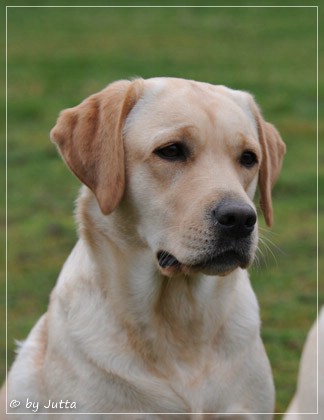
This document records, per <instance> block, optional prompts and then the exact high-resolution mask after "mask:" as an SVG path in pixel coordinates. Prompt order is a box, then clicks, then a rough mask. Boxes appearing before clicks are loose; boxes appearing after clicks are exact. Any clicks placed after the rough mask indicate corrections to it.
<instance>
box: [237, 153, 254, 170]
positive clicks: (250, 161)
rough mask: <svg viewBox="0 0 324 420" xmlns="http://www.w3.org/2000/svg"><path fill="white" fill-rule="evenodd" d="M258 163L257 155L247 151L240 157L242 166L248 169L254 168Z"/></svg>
mask: <svg viewBox="0 0 324 420" xmlns="http://www.w3.org/2000/svg"><path fill="white" fill-rule="evenodd" d="M257 163H258V158H257V157H256V154H255V153H253V152H250V151H248V150H246V151H245V152H243V153H242V155H241V157H240V164H241V165H242V166H245V167H246V168H252V167H253V166H254V165H256V164H257Z"/></svg>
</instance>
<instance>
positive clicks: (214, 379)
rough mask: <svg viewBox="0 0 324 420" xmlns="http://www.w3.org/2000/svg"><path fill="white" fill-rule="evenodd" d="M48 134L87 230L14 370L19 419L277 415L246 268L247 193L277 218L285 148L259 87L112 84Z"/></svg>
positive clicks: (251, 215) (12, 407) (10, 384)
mask: <svg viewBox="0 0 324 420" xmlns="http://www.w3.org/2000/svg"><path fill="white" fill-rule="evenodd" d="M51 139H52V140H53V141H54V143H55V144H56V146H57V147H58V150H59V152H60V154H61V156H62V158H63V160H64V161H65V163H66V164H67V166H68V167H69V168H70V170H71V171H72V172H73V173H74V174H75V175H76V176H77V177H78V178H79V179H80V180H81V182H82V183H83V184H84V186H83V187H82V189H81V193H80V196H79V198H78V203H77V213H76V214H77V215H76V218H77V222H78V227H79V240H78V242H77V244H76V246H75V248H74V249H73V251H72V253H71V254H70V256H69V258H68V259H67V261H66V263H65V265H64V267H63V269H62V271H61V274H60V276H59V279H58V282H57V285H56V287H55V288H54V290H53V292H52V294H51V297H50V304H49V308H48V311H47V313H46V314H45V315H43V316H42V317H41V318H40V320H39V321H38V323H37V324H36V326H35V327H34V328H33V330H32V331H31V333H30V335H29V337H28V338H27V340H26V341H25V342H24V343H23V345H22V346H21V348H20V350H19V354H18V356H17V359H16V361H15V362H14V364H13V366H12V369H11V371H10V373H9V375H8V381H7V395H6V400H7V404H8V406H7V409H8V410H9V412H10V413H13V414H11V418H16V417H15V416H14V413H17V418H24V416H22V417H21V415H22V413H28V418H29V419H30V418H31V417H32V418H33V416H32V414H34V415H35V417H36V416H37V414H39V413H54V414H55V416H53V418H55V419H57V418H62V419H65V418H68V419H78V418H80V414H78V413H88V414H87V416H86V418H87V419H94V418H102V419H104V418H109V419H110V418H111V419H115V418H116V419H117V418H118V419H121V418H125V419H130V418H133V419H159V418H167V419H172V418H180V417H181V419H193V418H195V419H200V418H210V419H212V418H214V419H222V418H226V419H228V418H235V419H240V418H244V419H259V418H260V419H261V418H262V419H265V418H267V419H270V418H271V417H272V415H271V413H273V410H274V386H273V380H272V374H271V368H270V364H269V361H268V358H267V356H266V353H265V350H264V346H263V343H262V341H261V338H260V318H259V308H258V303H257V300H256V297H255V294H254V292H253V291H252V288H251V285H250V281H249V278H248V274H247V270H246V269H247V268H248V267H249V266H250V265H251V263H252V262H253V259H254V256H255V253H256V250H257V242H258V228H257V225H258V223H257V213H256V207H255V205H254V204H253V197H254V195H255V192H256V189H257V187H259V196H260V207H261V210H262V212H263V215H264V217H265V221H266V223H267V225H269V226H271V224H272V222H273V209H272V201H271V190H272V188H273V186H274V183H275V181H276V179H277V177H278V175H279V172H280V169H281V165H282V160H283V156H284V153H285V145H284V143H283V141H282V139H281V137H280V135H279V133H278V131H277V130H276V129H275V128H274V126H272V125H271V124H270V123H267V122H266V121H265V120H264V118H263V117H262V115H261V112H260V110H259V108H258V106H257V104H256V102H255V101H254V99H253V97H252V96H251V95H250V94H249V93H246V92H243V91H237V90H233V89H230V88H227V87H224V86H218V85H212V84H208V83H203V82H196V81H191V80H185V79H176V78H152V79H147V80H143V79H134V80H132V81H125V80H124V81H117V82H114V83H112V84H110V85H108V87H106V88H105V89H103V90H102V91H100V92H99V93H96V94H94V95H92V96H90V97H88V98H87V99H85V100H84V101H83V102H82V103H81V104H79V105H78V106H76V107H74V108H70V109H67V110H64V111H63V112H62V113H61V114H60V116H59V118H58V120H57V123H56V125H55V127H54V128H53V129H52V131H51ZM3 392H5V391H3ZM3 398H4V397H3ZM17 401H18V403H17ZM32 403H33V404H34V405H32ZM36 412H37V413H36ZM18 413H20V415H18ZM98 413H104V414H101V417H100V416H99V417H98ZM107 413H111V414H110V415H109V416H108V414H107ZM130 413H131V414H130ZM164 413H167V414H164ZM179 413H182V415H181V416H179ZM184 413H186V415H185V414H184ZM213 413H215V414H213ZM67 414H68V415H67ZM26 417H27V415H26ZM48 418H52V417H51V415H50V414H49V417H48Z"/></svg>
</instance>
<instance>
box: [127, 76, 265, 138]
mask: <svg viewBox="0 0 324 420" xmlns="http://www.w3.org/2000/svg"><path fill="white" fill-rule="evenodd" d="M251 98H252V97H251V95H249V94H248V93H246V92H243V91H237V90H233V89H230V88H227V87H225V86H222V85H212V84H208V83H203V82H196V81H192V80H185V79H176V78H152V79H148V80H145V81H144V92H143V95H142V97H141V98H140V100H139V101H138V102H137V104H136V105H135V106H134V108H133V109H132V111H131V112H130V114H129V116H128V118H127V120H126V124H125V132H126V133H128V132H129V131H132V133H133V134H134V135H135V136H136V138H139V137H142V134H141V133H142V132H143V129H145V132H146V134H147V135H148V136H153V135H155V134H156V132H158V131H161V132H163V131H167V130H169V129H172V127H186V126H188V127H194V128H195V129H196V130H198V131H201V130H206V129H208V128H209V129H210V130H217V131H219V132H220V131H226V132H227V133H228V135H231V134H233V135H234V134H236V133H240V134H243V135H244V134H245V135H246V136H249V137H254V138H257V128H256V124H255V121H254V118H253V115H252V111H251V109H250V107H249V100H250V99H251ZM145 137H146V136H145Z"/></svg>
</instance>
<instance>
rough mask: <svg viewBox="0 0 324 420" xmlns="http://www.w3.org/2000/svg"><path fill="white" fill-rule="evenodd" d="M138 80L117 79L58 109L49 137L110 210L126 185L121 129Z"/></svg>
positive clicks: (136, 94)
mask: <svg viewBox="0 0 324 420" xmlns="http://www.w3.org/2000/svg"><path fill="white" fill-rule="evenodd" d="M141 85H142V84H141V81H140V80H135V81H134V82H130V81H119V82H115V83H112V84H111V85H109V86H107V87H106V88H105V89H103V90H102V91H100V92H98V93H96V94H94V95H92V96H90V97H89V98H87V99H85V100H84V101H83V102H81V104H80V105H78V106H76V107H74V108H70V109H66V110H64V111H62V112H61V114H60V116H59V118H58V120H57V123H56V125H55V127H54V128H53V129H52V131H51V139H52V141H53V142H54V143H55V144H56V145H57V147H58V149H59V151H60V154H61V155H62V157H63V159H64V161H65V162H66V164H67V165H68V166H69V168H70V169H71V171H72V172H73V173H74V174H75V175H76V176H77V177H78V178H79V179H80V180H81V181H82V182H83V183H84V184H85V185H87V186H88V187H89V188H90V189H91V190H92V192H93V193H94V194H95V196H96V198H97V200H98V203H99V205H100V208H101V211H102V212H103V213H104V214H109V213H111V212H112V211H113V210H114V209H115V208H116V207H117V205H118V204H119V202H120V200H121V199H122V196H123V193H124V188H125V167H124V147H123V138H122V129H123V124H124V122H125V119H126V117H127V115H128V113H129V112H130V110H131V109H132V107H133V106H134V105H135V103H136V101H137V99H138V98H139V96H140V88H141Z"/></svg>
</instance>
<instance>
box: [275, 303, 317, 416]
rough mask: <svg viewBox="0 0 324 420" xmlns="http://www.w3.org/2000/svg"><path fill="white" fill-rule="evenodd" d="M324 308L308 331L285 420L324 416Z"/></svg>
mask: <svg viewBox="0 0 324 420" xmlns="http://www.w3.org/2000/svg"><path fill="white" fill-rule="evenodd" d="M323 360H324V306H322V307H321V308H320V311H319V314H318V318H317V319H316V321H315V322H314V324H313V325H312V327H311V329H310V330H309V332H308V334H307V338H306V342H305V344H304V348H303V351H302V355H301V358H300V364H299V371H298V380H297V389H296V393H295V395H294V397H293V399H292V401H291V402H290V404H289V407H288V409H287V412H286V414H285V415H284V417H283V420H312V419H313V418H314V415H315V414H316V413H317V417H318V418H320V419H321V418H323V417H324V363H323Z"/></svg>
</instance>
